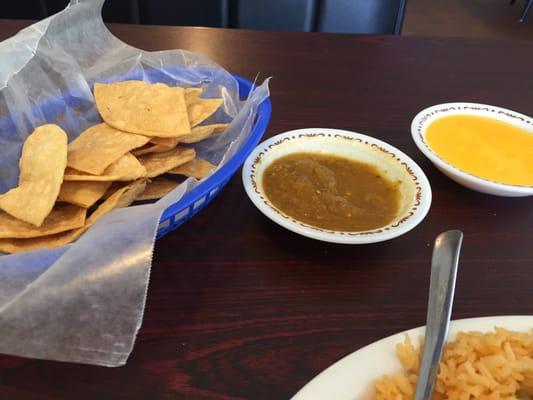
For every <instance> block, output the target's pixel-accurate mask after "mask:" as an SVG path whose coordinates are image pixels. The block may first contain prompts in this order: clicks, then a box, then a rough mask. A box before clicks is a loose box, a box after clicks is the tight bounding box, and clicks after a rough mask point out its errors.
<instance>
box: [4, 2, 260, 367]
mask: <svg viewBox="0 0 533 400" xmlns="http://www.w3.org/2000/svg"><path fill="white" fill-rule="evenodd" d="M103 1H104V0H78V1H72V2H71V3H70V4H69V6H68V7H67V8H66V9H65V10H63V11H62V12H60V13H58V14H55V15H53V16H51V17H49V18H47V19H45V20H43V21H40V22H39V23H37V24H35V25H32V26H30V27H28V28H26V29H24V30H23V31H21V32H20V33H18V34H17V35H16V36H14V37H12V38H10V39H8V40H6V41H4V42H2V43H0V155H1V157H0V193H3V192H5V191H7V190H8V189H10V188H12V187H14V186H16V184H17V179H18V159H19V157H20V152H21V147H22V144H23V143H24V140H25V138H26V137H27V135H29V134H30V133H31V132H32V131H33V129H34V128H35V127H37V126H39V125H41V124H45V123H57V124H58V125H60V126H61V127H62V128H63V129H64V130H65V131H66V132H67V133H68V135H69V139H70V140H72V139H73V138H75V137H76V136H77V135H79V134H80V133H81V132H82V131H83V130H84V129H86V128H87V127H88V126H90V125H93V124H95V123H98V122H100V121H101V119H100V117H99V115H98V112H97V110H96V108H95V106H94V101H93V96H92V92H91V88H92V85H93V83H94V82H95V81H98V82H108V81H117V80H124V79H143V80H147V81H151V82H155V81H163V82H165V83H167V84H171V85H173V84H177V85H182V86H202V87H203V88H204V92H205V96H206V97H223V98H224V105H223V106H222V107H221V110H219V111H218V112H217V113H216V114H215V115H214V116H213V117H211V118H210V120H209V121H208V122H214V121H216V122H229V121H232V122H231V125H230V127H229V129H228V131H227V132H226V133H225V134H223V135H219V136H217V137H216V138H212V139H208V140H206V141H204V142H202V143H201V144H198V145H197V146H196V150H197V152H198V154H199V155H200V156H201V157H203V158H206V159H208V160H209V161H211V162H214V163H219V167H220V166H222V165H223V164H224V163H225V162H226V161H227V160H228V159H230V158H231V156H233V155H234V154H235V152H236V151H238V149H239V148H240V147H241V146H242V145H243V143H245V142H246V140H247V139H248V137H249V135H250V133H251V130H252V125H253V121H254V118H255V116H256V113H257V107H258V106H259V104H260V103H261V102H262V101H263V100H265V99H266V98H267V97H268V95H269V92H268V82H265V83H263V84H262V85H260V86H258V87H257V88H256V89H255V90H254V91H253V92H252V93H251V95H250V96H249V97H248V99H247V100H246V101H240V100H239V98H238V83H237V81H236V80H235V79H234V78H233V77H232V76H231V74H229V73H228V72H227V71H225V70H224V69H222V68H221V67H220V66H218V65H216V64H215V63H213V62H212V61H210V60H208V59H207V58H206V57H204V56H201V55H198V54H194V53H190V52H187V51H182V50H173V51H162V52H146V51H142V50H139V49H136V48H133V47H131V46H129V45H127V44H125V43H123V42H121V41H120V40H118V39H117V38H116V37H114V36H113V35H112V34H111V33H110V32H109V31H108V30H107V28H106V27H105V25H104V24H103V21H102V18H101V8H102V5H103ZM198 184H199V183H198V181H196V180H194V179H188V180H187V181H186V182H185V183H184V184H182V185H180V186H179V187H178V188H176V189H175V190H174V191H173V192H171V193H170V194H168V195H167V196H165V197H164V198H163V199H161V200H160V201H158V202H157V203H154V204H149V205H141V206H133V207H128V208H124V209H119V210H115V211H113V212H111V213H110V214H108V215H106V216H104V217H103V218H101V219H100V220H99V221H98V222H97V223H96V224H95V225H94V226H93V227H91V229H89V231H87V232H86V233H85V234H84V235H83V236H82V237H81V238H80V239H79V240H78V241H77V242H75V243H73V244H71V245H68V246H64V247H62V248H59V249H54V250H35V251H31V252H27V253H21V254H12V255H4V256H0V353H5V354H13V355H19V356H24V357H33V358H41V359H50V360H59V361H69V362H80V363H87V364H96V365H104V366H119V365H123V364H125V363H126V361H127V359H128V356H129V354H130V353H131V351H132V349H133V345H134V342H135V337H136V335H137V331H138V330H139V328H140V326H141V323H142V318H143V312H144V306H145V301H146V295H147V292H148V281H149V275H150V268H151V262H152V252H153V247H154V240H155V233H156V231H157V227H158V223H159V217H160V215H161V214H162V212H163V211H164V210H165V209H166V208H167V207H168V206H169V205H171V204H173V203H175V202H177V201H178V200H179V199H180V198H181V197H182V196H183V194H184V193H186V191H188V190H191V189H192V188H194V187H195V186H196V185H198ZM214 201H216V199H215V200H214ZM176 268H179V265H176Z"/></svg>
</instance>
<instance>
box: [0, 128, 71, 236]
mask: <svg viewBox="0 0 533 400" xmlns="http://www.w3.org/2000/svg"><path fill="white" fill-rule="evenodd" d="M67 140H68V139H67V134H66V133H65V132H64V131H63V129H61V128H60V127H59V126H57V125H53V124H48V125H41V126H39V127H38V128H37V129H35V130H34V131H33V133H32V134H31V135H30V136H28V138H27V139H26V141H25V142H24V146H23V147H22V155H21V157H20V160H19V167H20V175H19V183H18V186H17V187H16V188H13V189H11V190H9V191H8V192H6V193H4V194H3V195H1V196H0V208H1V209H2V210H4V211H5V212H7V213H8V214H10V215H11V216H13V217H15V218H18V219H20V220H22V221H25V222H28V223H30V224H32V225H35V226H41V225H42V223H43V221H44V219H45V218H46V217H47V216H48V214H50V211H51V210H52V208H53V207H54V203H55V201H56V198H57V195H58V194H59V188H60V187H61V182H63V172H64V170H65V166H66V165H67Z"/></svg>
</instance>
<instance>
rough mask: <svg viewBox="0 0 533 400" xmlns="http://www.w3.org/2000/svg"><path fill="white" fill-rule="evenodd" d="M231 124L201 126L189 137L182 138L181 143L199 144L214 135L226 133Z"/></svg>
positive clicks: (194, 129) (193, 130) (193, 129)
mask: <svg viewBox="0 0 533 400" xmlns="http://www.w3.org/2000/svg"><path fill="white" fill-rule="evenodd" d="M228 125H229V124H212V125H201V126H197V127H195V128H192V131H191V133H190V134H189V135H187V136H183V137H182V138H180V140H179V141H180V143H197V142H200V141H202V140H204V139H206V138H208V137H209V136H211V135H212V134H214V133H220V132H224V131H225V130H226V128H227V127H228Z"/></svg>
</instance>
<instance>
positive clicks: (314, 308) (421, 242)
mask: <svg viewBox="0 0 533 400" xmlns="http://www.w3.org/2000/svg"><path fill="white" fill-rule="evenodd" d="M27 24H28V22H23V21H15V22H13V21H0V39H4V38H7V37H8V36H10V35H12V34H14V33H15V32H16V31H17V30H18V29H20V28H21V27H23V26H24V25H27ZM110 28H111V31H112V32H113V33H115V34H116V35H117V36H118V37H119V38H121V39H122V40H124V41H126V42H128V43H130V44H131V45H133V46H137V47H140V48H143V49H147V50H166V49H176V48H183V49H187V50H191V51H195V52H200V53H204V54H205V55H207V56H209V57H210V58H212V59H213V60H215V61H216V62H218V63H219V64H220V65H221V66H223V67H224V68H226V69H228V70H229V71H231V72H234V73H237V74H241V75H243V76H246V77H248V78H250V79H254V78H255V77H256V75H257V74H259V76H260V79H264V78H266V77H269V76H272V82H271V90H272V92H271V99H272V105H273V114H272V120H271V124H270V126H269V128H268V130H267V134H266V136H271V135H274V134H277V133H280V132H283V131H286V130H289V129H294V128H302V127H332V128H342V129H349V130H354V131H358V132H361V133H365V134H369V135H372V136H375V137H377V138H380V139H382V140H385V141H387V142H389V143H390V144H392V145H394V146H397V147H398V148H400V149H401V150H402V151H404V152H405V153H407V154H408V155H409V156H410V157H412V158H413V159H414V160H415V161H416V162H417V163H418V164H419V165H420V166H421V167H422V169H423V170H424V171H425V173H426V174H427V176H428V178H429V180H430V182H431V185H432V188H433V204H432V207H431V210H430V212H429V214H428V216H427V217H426V219H425V220H424V221H423V222H422V223H421V224H420V225H419V226H418V227H416V228H415V229H414V230H413V231H411V232H409V233H408V234H406V235H404V236H402V237H399V238H397V239H394V240H391V241H388V242H385V243H380V244H373V245H364V246H347V245H335V244H327V243H320V242H317V241H313V240H311V239H306V238H303V237H299V236H297V235H296V234H293V233H291V232H289V231H287V230H284V229H283V228H281V227H279V226H277V225H275V224H274V223H273V222H271V221H270V220H268V219H267V218H266V217H264V216H263V215H262V214H261V213H260V212H259V211H258V210H257V209H255V207H254V206H253V205H252V203H251V202H250V201H249V200H248V198H247V196H246V194H245V192H244V190H243V187H242V183H241V177H240V174H239V173H238V174H236V175H235V176H234V177H233V179H232V180H231V182H230V183H229V184H228V186H227V187H226V188H225V189H224V190H223V192H222V193H221V194H220V195H219V196H218V197H217V198H216V199H215V200H214V201H213V202H212V203H210V204H209V205H208V206H207V207H206V208H205V209H204V210H203V211H202V212H201V213H200V214H199V215H197V216H196V217H194V218H193V219H192V220H191V221H189V222H188V223H186V224H185V225H184V226H182V227H181V228H180V229H179V230H177V231H176V232H174V233H172V234H170V235H168V236H166V237H165V238H163V239H162V240H160V241H158V242H157V244H156V248H155V256H154V262H153V268H152V276H151V282H150V288H149V294H148V303H147V307H146V314H145V318H144V323H143V326H142V329H141V331H140V334H139V336H138V339H137V343H136V345H135V349H134V351H133V353H132V355H131V357H130V359H129V361H128V364H127V365H126V366H124V367H121V368H115V369H108V368H102V367H94V366H85V365H75V364H67V363H59V362H51V361H37V360H30V359H24V358H18V357H10V356H0V399H35V400H39V399H43V400H44V399H46V400H48V399H54V400H55V399H73V398H76V399H79V400H82V399H91V400H93V399H234V400H236V399H256V400H262V399H265V400H272V399H288V398H290V397H291V396H292V395H293V394H294V393H295V392H296V391H297V390H298V389H299V388H300V387H301V386H302V385H303V384H305V383H306V382H307V381H309V380H310V379H311V378H313V377H314V376H315V375H316V374H317V373H319V372H320V371H321V370H323V369H324V368H326V367H327V366H328V365H330V364H331V363H332V362H334V361H336V360H337V359H339V358H340V357H342V356H344V355H346V354H348V353H350V352H352V351H354V350H356V349H358V348H360V347H361V346H364V345H366V344H369V343H371V342H373V341H375V340H377V339H380V338H383V337H385V336H388V335H390V334H392V333H395V332H397V331H401V330H404V329H408V328H411V327H415V326H418V325H422V324H423V323H424V321H425V311H426V297H427V293H428V283H429V264H430V259H431V248H432V242H433V239H434V238H435V236H436V235H437V234H438V233H440V232H442V231H444V230H447V229H461V230H462V231H463V232H464V234H465V238H464V245H463V251H462V255H461V262H460V269H459V273H458V282H457V290H456V301H455V307H454V313H453V317H454V318H463V317H477V316H487V315H501V314H506V315H515V314H533V300H532V290H531V287H532V279H533V278H532V272H533V250H532V244H531V239H532V234H533V201H532V199H531V198H517V199H511V198H498V197H492V196H488V195H483V194H479V193H476V192H472V191H470V190H468V189H466V188H463V187H461V186H459V185H457V184H455V183H454V182H452V181H450V180H449V179H448V178H446V177H445V176H444V175H442V174H441V173H439V172H438V171H437V170H436V169H435V168H434V167H433V166H432V164H431V163H430V162H429V161H428V160H426V159H425V158H424V157H423V155H422V154H421V153H420V152H419V151H418V150H417V148H416V147H415V145H414V143H413V142H412V140H411V138H410V123H411V119H412V118H413V116H414V115H415V114H416V113H417V112H418V111H419V110H421V109H422V108H424V107H427V106H430V105H433V104H437V103H442V102H447V101H474V102H482V103H489V104H494V105H498V106H502V107H507V108H511V109H513V110H516V111H519V112H522V113H525V114H528V115H533V47H532V45H530V44H528V43H524V42H509V41H497V40H482V39H460V38H447V39H441V38H418V37H376V36H352V35H338V34H321V33H279V32H258V31H237V30H222V29H203V28H172V27H149V26H126V25H113V26H111V27H110ZM0 63H1V60H0ZM0 340H1V338H0ZM354 379H357V376H354Z"/></svg>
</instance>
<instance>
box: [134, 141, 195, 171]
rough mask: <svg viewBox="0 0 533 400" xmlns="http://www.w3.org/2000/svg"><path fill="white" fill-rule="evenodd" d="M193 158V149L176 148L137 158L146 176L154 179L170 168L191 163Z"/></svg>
mask: <svg viewBox="0 0 533 400" xmlns="http://www.w3.org/2000/svg"><path fill="white" fill-rule="evenodd" d="M195 156H196V152H195V151H194V149H188V148H186V147H176V148H175V149H172V150H169V151H165V152H164V153H152V154H147V155H145V156H142V157H139V161H140V162H141V164H142V165H143V166H144V167H145V168H146V176H147V177H148V178H154V177H156V176H158V175H161V174H164V173H165V172H167V171H169V170H171V169H172V168H176V167H177V166H180V165H181V164H185V163H186V162H187V161H191V160H192V159H194V157H195Z"/></svg>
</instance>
